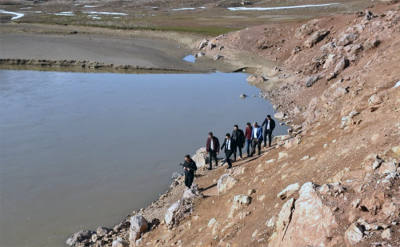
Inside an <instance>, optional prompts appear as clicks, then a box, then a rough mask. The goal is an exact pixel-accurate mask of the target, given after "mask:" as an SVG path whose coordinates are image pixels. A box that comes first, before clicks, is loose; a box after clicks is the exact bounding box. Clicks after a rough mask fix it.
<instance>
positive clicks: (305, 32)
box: [294, 20, 319, 39]
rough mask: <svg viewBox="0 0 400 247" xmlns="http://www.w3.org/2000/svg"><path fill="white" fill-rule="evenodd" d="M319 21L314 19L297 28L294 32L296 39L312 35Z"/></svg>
mask: <svg viewBox="0 0 400 247" xmlns="http://www.w3.org/2000/svg"><path fill="white" fill-rule="evenodd" d="M318 22H319V21H318V20H312V21H309V22H308V23H306V24H304V25H302V26H301V27H299V28H297V29H296V30H295V32H294V37H295V38H296V39H304V38H306V37H307V36H309V35H311V34H312V33H313V32H314V30H315V26H316V25H317V24H318Z"/></svg>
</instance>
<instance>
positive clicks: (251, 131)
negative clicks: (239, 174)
mask: <svg viewBox="0 0 400 247" xmlns="http://www.w3.org/2000/svg"><path fill="white" fill-rule="evenodd" d="M264 125H265V128H264V131H263V127H264ZM274 129H275V121H274V120H273V119H272V118H271V116H270V115H268V116H267V117H266V118H265V120H264V122H263V123H262V125H261V126H260V125H259V124H258V123H257V122H254V123H253V126H252V125H251V124H250V123H247V126H246V130H245V132H243V130H241V129H239V126H238V125H235V126H234V128H233V131H232V134H229V133H227V134H226V135H225V139H224V142H223V143H222V146H220V143H219V140H218V138H217V137H215V136H214V134H213V133H212V132H210V133H208V139H207V143H206V151H207V153H208V157H209V163H210V166H209V168H208V170H211V169H212V164H213V161H214V162H215V165H216V167H218V159H217V155H218V154H219V152H220V150H223V151H224V152H225V157H226V159H225V160H226V162H227V163H228V168H227V169H231V168H232V161H231V157H232V155H233V161H236V158H237V157H236V156H237V151H239V158H238V159H243V156H242V149H243V148H244V147H245V146H246V145H247V156H248V157H253V156H254V155H255V153H256V149H257V151H258V152H257V154H258V155H261V146H262V143H263V141H264V147H266V146H267V140H268V146H269V147H271V142H272V131H274ZM183 169H184V170H185V185H186V186H187V187H188V188H190V187H191V186H192V183H193V179H194V172H195V171H196V170H197V166H196V163H195V162H194V161H193V160H192V159H191V158H190V156H189V155H186V156H185V163H184V164H183Z"/></svg>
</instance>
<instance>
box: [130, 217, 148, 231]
mask: <svg viewBox="0 0 400 247" xmlns="http://www.w3.org/2000/svg"><path fill="white" fill-rule="evenodd" d="M130 222H131V228H130V230H131V231H135V232H139V233H142V232H145V231H147V230H148V229H149V222H147V220H146V219H145V218H144V217H143V216H141V215H135V216H132V218H131V220H130Z"/></svg>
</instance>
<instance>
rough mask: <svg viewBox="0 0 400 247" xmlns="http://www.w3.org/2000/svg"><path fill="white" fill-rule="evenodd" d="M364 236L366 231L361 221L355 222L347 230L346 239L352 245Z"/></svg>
mask: <svg viewBox="0 0 400 247" xmlns="http://www.w3.org/2000/svg"><path fill="white" fill-rule="evenodd" d="M363 237H364V231H363V229H362V227H361V225H360V224H359V223H353V224H351V226H350V227H349V228H348V229H347V230H346V232H345V241H346V242H347V243H349V244H350V245H356V244H357V243H359V242H360V241H361V240H362V239H363Z"/></svg>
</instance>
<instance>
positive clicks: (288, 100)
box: [86, 3, 400, 247]
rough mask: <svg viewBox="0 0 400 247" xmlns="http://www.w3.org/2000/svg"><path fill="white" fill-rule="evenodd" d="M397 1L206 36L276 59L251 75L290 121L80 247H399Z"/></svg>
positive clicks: (231, 50) (226, 50)
mask: <svg viewBox="0 0 400 247" xmlns="http://www.w3.org/2000/svg"><path fill="white" fill-rule="evenodd" d="M399 6H400V4H397V3H390V4H381V5H378V6H375V7H373V8H370V9H369V11H363V12H359V13H355V14H351V15H340V16H330V17H327V18H322V19H318V20H313V21H310V22H307V23H300V24H285V25H279V26H275V25H266V26H260V27H254V28H249V29H246V30H242V31H239V32H235V33H231V34H228V35H224V36H220V37H217V38H215V39H212V40H209V41H206V42H205V43H204V44H206V46H205V48H202V52H204V53H205V55H206V56H212V57H213V56H215V55H220V56H223V59H227V60H229V59H232V60H234V59H236V57H235V55H232V54H238V52H237V51H240V52H248V53H253V54H257V55H259V56H261V57H264V58H266V59H272V60H274V61H276V63H277V64H278V66H277V67H275V68H272V69H271V68H261V67H260V68H258V70H257V71H258V76H251V77H249V82H250V83H254V84H255V85H257V86H258V87H260V88H262V89H264V92H265V94H266V96H267V97H268V98H270V99H272V100H273V101H274V102H275V106H276V109H278V110H279V111H281V113H280V114H277V115H276V116H277V117H283V118H284V119H285V120H286V121H287V122H290V123H292V124H296V125H293V128H292V131H291V132H290V133H289V135H287V136H283V137H278V138H276V139H277V142H275V144H274V146H273V148H271V149H265V150H263V155H262V156H261V157H257V158H252V159H250V158H249V159H245V160H244V161H241V162H237V163H235V164H234V169H232V170H230V171H229V172H226V171H225V170H224V168H219V169H217V170H213V171H211V172H208V171H205V170H203V169H201V171H200V172H199V175H198V177H197V179H196V183H197V184H198V185H199V187H200V189H199V190H197V189H196V188H194V189H193V191H190V190H188V191H186V192H185V196H184V199H181V200H180V201H179V202H177V203H175V204H174V205H173V206H172V207H171V204H170V203H171V202H174V201H175V200H177V199H178V198H182V196H181V195H182V185H181V182H182V179H178V180H176V181H175V182H174V183H173V186H172V187H176V188H177V189H172V190H171V191H170V192H168V193H167V194H166V195H163V196H162V198H161V200H160V201H158V202H155V203H153V204H152V206H150V207H149V208H148V209H146V210H142V211H140V212H135V214H136V216H133V217H128V218H127V220H126V221H124V222H123V226H120V227H116V228H115V229H114V230H113V231H112V232H111V233H108V234H107V235H105V236H100V235H102V233H101V231H100V232H98V234H97V235H92V233H90V232H88V233H87V237H92V239H94V241H89V240H87V241H86V242H87V244H88V245H93V246H100V245H102V246H111V245H112V243H113V240H116V239H118V238H119V240H120V241H114V244H113V246H124V245H127V244H129V243H130V244H131V245H132V246H133V245H134V242H135V240H137V241H136V243H137V245H138V246H172V245H177V246H231V247H233V246H294V247H300V246H400V225H399V224H400V177H399V172H400V168H399V161H400V82H399V81H400V74H399V72H400V56H399V54H400V7H399ZM221 46H223V48H221V49H218V48H219V47H221ZM265 78H268V79H265ZM199 158H201V154H200V155H198V156H196V159H198V160H199ZM217 181H218V182H217ZM192 192H194V193H192ZM199 193H202V194H203V196H205V197H203V196H201V195H199ZM168 198H172V199H170V200H169V199H168ZM157 207H158V210H157ZM148 210H149V211H148ZM148 212H157V217H158V218H160V217H161V219H160V220H161V221H162V222H161V224H158V223H159V222H157V220H153V222H152V224H150V225H148V224H147V222H145V221H144V219H143V218H142V216H141V215H143V216H144V217H145V218H147V219H151V218H153V216H155V214H150V213H148ZM164 215H165V217H164ZM129 226H130V227H129ZM148 229H151V230H150V231H148ZM93 236H95V237H93Z"/></svg>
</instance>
